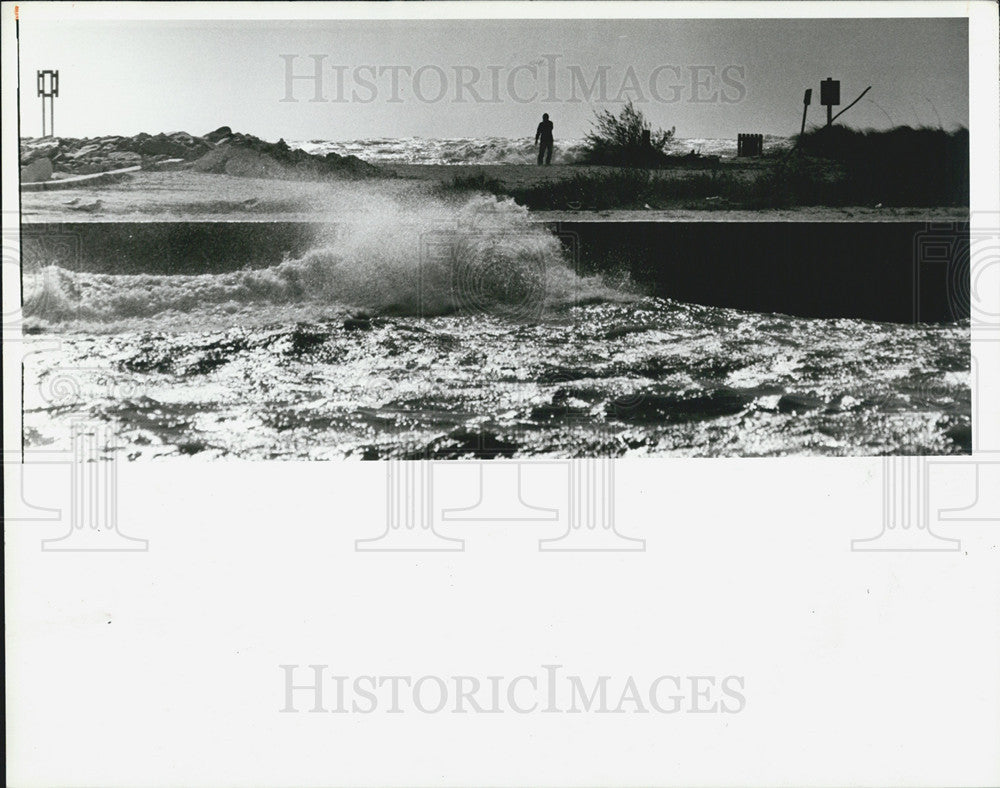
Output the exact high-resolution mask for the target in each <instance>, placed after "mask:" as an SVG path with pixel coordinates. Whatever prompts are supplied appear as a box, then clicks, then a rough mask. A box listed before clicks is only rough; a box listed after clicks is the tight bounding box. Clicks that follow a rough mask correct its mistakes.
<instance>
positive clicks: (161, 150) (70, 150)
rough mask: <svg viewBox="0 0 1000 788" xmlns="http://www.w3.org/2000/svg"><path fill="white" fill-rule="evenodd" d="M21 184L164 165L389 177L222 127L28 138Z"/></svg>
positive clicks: (354, 162) (257, 173)
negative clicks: (199, 130)
mask: <svg viewBox="0 0 1000 788" xmlns="http://www.w3.org/2000/svg"><path fill="white" fill-rule="evenodd" d="M20 164H21V176H22V177H21V180H22V182H42V181H47V180H50V179H60V178H67V177H72V176H79V175H92V174H95V173H104V172H109V171H111V170H120V169H123V168H126V167H140V168H142V169H150V168H153V167H160V166H163V165H168V166H176V167H182V168H191V169H194V170H197V171H200V172H214V173H225V174H227V175H235V176H250V177H264V178H280V179H289V180H324V179H327V178H367V177H373V176H379V175H385V174H386V173H385V172H384V171H383V170H382V169H381V168H379V167H377V166H375V165H374V164H369V163H368V162H366V161H363V160H362V159H359V158H358V157H357V156H341V155H339V154H336V153H328V154H326V155H314V154H311V153H306V152H305V151H302V150H296V149H293V148H290V147H289V146H288V145H287V143H285V141H284V140H278V141H277V142H267V141H265V140H262V139H260V138H259V137H255V136H253V135H252V134H242V133H240V132H234V131H233V130H232V129H230V128H229V127H228V126H222V127H220V128H218V129H216V130H215V131H212V132H209V133H208V134H205V135H204V136H201V137H199V136H195V135H193V134H188V133H187V132H184V131H177V132H173V133H172V134H155V135H154V134H146V133H141V134H136V135H135V136H132V137H123V136H118V135H109V136H105V137H93V138H89V137H88V138H82V139H81V138H72V137H29V138H24V139H22V140H21V148H20Z"/></svg>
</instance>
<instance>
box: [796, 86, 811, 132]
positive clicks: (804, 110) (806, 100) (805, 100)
mask: <svg viewBox="0 0 1000 788" xmlns="http://www.w3.org/2000/svg"><path fill="white" fill-rule="evenodd" d="M812 97H813V92H812V88H806V95H805V96H804V97H803V99H802V128H801V129H800V130H799V136H800V137H801V136H802V135H803V134H805V133H806V113H807V112H808V111H809V105H810V104H811V103H812Z"/></svg>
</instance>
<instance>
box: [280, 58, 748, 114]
mask: <svg viewBox="0 0 1000 788" xmlns="http://www.w3.org/2000/svg"><path fill="white" fill-rule="evenodd" d="M279 57H280V58H281V59H282V60H283V61H284V72H285V84H284V88H285V90H284V95H283V96H282V98H281V99H280V101H283V102H299V101H306V102H329V103H335V104H347V103H358V104H371V103H374V102H378V101H381V102H385V103H387V104H401V103H403V102H406V101H413V100H416V101H419V102H421V103H424V104H437V103H440V102H447V103H453V104H469V103H476V104H499V103H502V102H505V101H512V102H514V103H516V104H530V103H533V102H536V101H538V102H542V103H555V102H569V103H583V102H589V103H621V102H624V101H627V100H629V99H631V100H632V101H633V102H636V103H644V102H650V101H653V102H658V103H661V104H674V103H677V102H681V101H684V102H688V103H691V104H736V103H738V102H740V101H742V100H743V99H744V98H746V95H747V87H746V67H745V66H741V65H735V64H728V65H686V66H682V65H675V64H669V63H664V64H660V65H657V66H655V67H653V68H651V69H649V70H648V71H642V72H640V71H637V70H636V69H635V67H634V66H631V65H630V66H628V67H627V68H625V69H624V70H622V69H620V68H614V69H613V68H612V67H611V66H596V67H591V68H588V69H585V68H584V67H583V66H581V65H578V64H572V65H570V64H560V63H559V62H558V61H559V60H560V57H561V56H560V55H551V54H550V55H540V56H539V57H538V58H537V59H536V60H533V61H531V62H528V63H521V64H518V65H514V66H509V65H484V66H473V65H448V66H442V65H438V64H431V63H428V64H424V65H421V66H403V65H377V64H372V63H365V64H360V65H353V66H352V65H345V64H341V63H336V62H335V61H334V60H333V58H332V57H331V56H330V55H325V54H310V55H279Z"/></svg>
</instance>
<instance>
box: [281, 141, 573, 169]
mask: <svg viewBox="0 0 1000 788" xmlns="http://www.w3.org/2000/svg"><path fill="white" fill-rule="evenodd" d="M288 144H289V145H290V146H292V147H296V148H301V149H302V150H304V151H306V152H308V153H314V154H319V155H326V154H327V153H336V154H338V155H341V156H347V155H351V156H357V157H358V158H361V159H364V160H366V161H369V162H372V163H381V164H534V163H535V161H536V160H537V156H538V148H537V147H536V146H535V143H534V140H533V139H532V138H530V137H524V138H520V139H510V138H507V137H480V138H465V137H461V138H421V137H408V138H402V139H381V138H380V139H364V140H349V141H333V140H309V141H289V143H288ZM582 150H583V141H582V140H561V141H557V142H556V144H555V147H554V149H553V153H552V161H553V163H555V164H572V163H574V162H576V161H577V160H578V158H579V155H580V153H581V152H582Z"/></svg>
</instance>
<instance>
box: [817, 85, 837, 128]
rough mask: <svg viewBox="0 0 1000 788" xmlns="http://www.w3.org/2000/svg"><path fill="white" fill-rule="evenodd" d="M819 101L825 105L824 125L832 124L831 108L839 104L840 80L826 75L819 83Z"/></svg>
mask: <svg viewBox="0 0 1000 788" xmlns="http://www.w3.org/2000/svg"><path fill="white" fill-rule="evenodd" d="M819 103H820V104H823V105H824V106H825V107H826V125H827V126H831V125H833V108H834V107H836V106H839V105H840V80H839V79H831V78H830V77H827V78H826V79H824V80H823V81H822V82H820V83H819Z"/></svg>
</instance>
